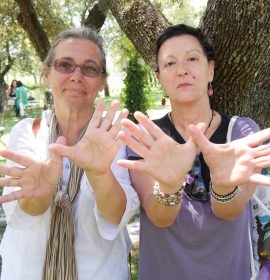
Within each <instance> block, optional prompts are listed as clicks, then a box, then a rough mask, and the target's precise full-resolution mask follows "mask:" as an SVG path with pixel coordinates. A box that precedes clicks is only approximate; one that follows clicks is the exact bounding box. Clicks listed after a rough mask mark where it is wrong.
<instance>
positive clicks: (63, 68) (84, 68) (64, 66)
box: [53, 58, 103, 77]
mask: <svg viewBox="0 0 270 280" xmlns="http://www.w3.org/2000/svg"><path fill="white" fill-rule="evenodd" d="M53 67H54V69H55V70H56V71H57V72H60V73H65V74H71V73H72V72H74V71H75V69H76V68H77V67H79V68H80V69H81V72H82V73H83V74H84V75H85V76H87V77H97V76H99V75H100V74H102V73H103V71H102V70H101V68H100V67H99V66H98V65H96V64H95V63H94V62H92V61H88V62H85V63H84V64H82V65H80V64H76V63H75V62H74V61H73V60H70V59H66V58H59V59H55V60H54V63H53Z"/></svg>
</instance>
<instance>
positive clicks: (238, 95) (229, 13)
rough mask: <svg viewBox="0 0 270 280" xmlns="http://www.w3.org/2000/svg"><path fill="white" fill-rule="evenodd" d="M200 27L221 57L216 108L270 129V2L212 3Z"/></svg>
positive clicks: (217, 70)
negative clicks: (244, 117)
mask: <svg viewBox="0 0 270 280" xmlns="http://www.w3.org/2000/svg"><path fill="white" fill-rule="evenodd" d="M200 27H201V28H202V29H203V30H204V31H205V32H206V33H207V35H208V37H210V38H211V39H212V42H213V44H214V46H215V48H216V50H217V54H218V56H217V57H218V59H217V62H216V72H215V80H214V83H213V85H214V90H215V94H214V97H213V106H214V108H216V109H218V110H219V111H223V112H225V113H229V114H232V115H233V114H238V115H243V114H245V115H247V116H250V117H252V118H254V119H255V120H256V121H257V122H258V123H259V124H260V125H261V126H262V127H265V126H270V113H269V108H268V107H269V98H270V97H269V96H270V87H269V85H270V83H269V73H270V71H269V67H270V59H269V55H268V56H267V52H268V49H269V46H270V36H269V33H270V1H269V0H260V1H250V0H239V1H226V0H220V1H215V0H209V1H208V4H207V9H206V11H205V13H204V15H203V17H202V19H201V24H200ZM256 74H257V76H256ZM262 89H264V90H262ZM258 107H260V110H258Z"/></svg>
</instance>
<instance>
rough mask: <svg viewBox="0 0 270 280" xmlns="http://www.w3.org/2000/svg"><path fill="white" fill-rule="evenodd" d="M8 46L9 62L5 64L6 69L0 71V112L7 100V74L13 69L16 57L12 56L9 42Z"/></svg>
mask: <svg viewBox="0 0 270 280" xmlns="http://www.w3.org/2000/svg"><path fill="white" fill-rule="evenodd" d="M5 48H6V54H7V60H8V61H7V64H6V65H5V67H4V69H3V70H2V71H1V72H0V92H1V95H0V112H2V111H3V105H4V102H5V94H6V89H7V84H6V82H5V79H4V78H5V75H6V74H7V73H8V71H9V70H10V69H11V67H12V65H13V63H14V59H13V58H12V57H11V55H10V52H9V44H7V45H6V46H5Z"/></svg>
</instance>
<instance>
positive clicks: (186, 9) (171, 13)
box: [152, 0, 200, 26]
mask: <svg viewBox="0 0 270 280" xmlns="http://www.w3.org/2000/svg"><path fill="white" fill-rule="evenodd" d="M152 2H153V4H154V5H155V6H156V7H157V8H158V9H159V10H160V11H161V12H162V13H163V14H164V16H165V17H166V18H167V19H168V20H169V21H170V22H171V23H172V24H178V23H185V24H188V25H193V26H194V25H196V23H195V21H196V19H197V18H198V17H199V16H200V14H199V13H197V12H196V10H195V8H194V7H193V6H192V5H191V4H190V1H189V0H180V1H179V0H177V1H176V0H152Z"/></svg>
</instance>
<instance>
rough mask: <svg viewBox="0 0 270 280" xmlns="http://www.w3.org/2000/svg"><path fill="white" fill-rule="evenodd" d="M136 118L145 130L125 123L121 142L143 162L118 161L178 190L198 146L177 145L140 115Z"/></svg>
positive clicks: (139, 113) (126, 120)
mask: <svg viewBox="0 0 270 280" xmlns="http://www.w3.org/2000/svg"><path fill="white" fill-rule="evenodd" d="M134 116H135V118H136V119H137V121H138V122H139V123H140V124H141V125H142V126H143V129H141V128H140V127H139V126H137V125H136V124H135V123H133V122H132V121H130V120H128V119H124V120H122V125H123V126H124V127H125V128H126V131H120V132H119V138H120V139H121V140H122V141H123V142H124V143H125V144H127V145H128V146H129V147H130V148H131V149H132V150H133V151H134V152H136V153H137V154H139V155H140V156H141V157H142V158H143V159H142V160H137V161H132V160H119V161H118V165H120V166H122V167H126V168H129V169H134V170H138V171H144V172H146V173H147V174H148V175H150V176H151V177H153V178H154V179H155V180H157V181H159V183H162V184H164V185H167V186H175V187H178V189H179V187H180V186H181V185H182V182H183V180H184V178H185V175H186V173H187V172H188V171H189V170H190V169H191V166H192V163H193V161H194V158H195V155H196V146H195V145H194V143H193V142H192V141H191V140H189V141H187V143H185V144H182V145H181V144H178V143H177V142H175V141H174V140H173V139H172V138H171V137H169V136H167V135H166V134H165V133H164V132H163V131H162V130H161V129H160V128H159V127H158V126H157V125H155V124H154V123H153V122H152V121H151V120H149V119H148V118H147V117H146V116H145V115H144V114H143V113H141V112H136V113H135V114H134Z"/></svg>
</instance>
